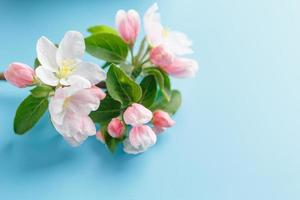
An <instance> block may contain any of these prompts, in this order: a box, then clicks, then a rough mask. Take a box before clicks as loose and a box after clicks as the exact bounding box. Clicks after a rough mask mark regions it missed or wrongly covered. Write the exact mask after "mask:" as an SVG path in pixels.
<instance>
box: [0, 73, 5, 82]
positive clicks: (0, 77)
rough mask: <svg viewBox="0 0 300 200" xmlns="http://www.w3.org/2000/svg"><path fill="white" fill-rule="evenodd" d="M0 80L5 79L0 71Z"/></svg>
mask: <svg viewBox="0 0 300 200" xmlns="http://www.w3.org/2000/svg"><path fill="white" fill-rule="evenodd" d="M0 80H1V81H6V79H5V77H4V74H3V73H0Z"/></svg>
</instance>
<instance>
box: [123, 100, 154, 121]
mask: <svg viewBox="0 0 300 200" xmlns="http://www.w3.org/2000/svg"><path fill="white" fill-rule="evenodd" d="M123 118H124V121H125V123H126V124H129V125H132V126H139V125H143V124H146V123H148V122H149V121H150V120H151V119H152V112H151V111H150V110H149V109H147V108H145V107H144V106H143V105H141V104H138V103H133V104H132V105H131V106H129V107H128V108H127V109H126V110H125V112H124V115H123Z"/></svg>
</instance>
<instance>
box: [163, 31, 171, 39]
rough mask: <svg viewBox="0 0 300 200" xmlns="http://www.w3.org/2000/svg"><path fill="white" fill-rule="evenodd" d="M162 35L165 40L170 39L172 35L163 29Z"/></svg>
mask: <svg viewBox="0 0 300 200" xmlns="http://www.w3.org/2000/svg"><path fill="white" fill-rule="evenodd" d="M162 35H163V37H164V38H168V37H169V35H170V31H169V30H168V29H163V32H162Z"/></svg>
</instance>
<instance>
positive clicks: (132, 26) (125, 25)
mask: <svg viewBox="0 0 300 200" xmlns="http://www.w3.org/2000/svg"><path fill="white" fill-rule="evenodd" d="M116 26H117V29H118V31H119V33H120V36H121V37H122V39H123V40H124V41H125V42H126V43H128V44H133V43H134V42H135V40H136V38H137V36H138V33H139V30H140V16H139V14H138V13H137V12H136V11H135V10H129V11H128V13H126V12H125V11H124V10H119V11H118V12H117V14H116Z"/></svg>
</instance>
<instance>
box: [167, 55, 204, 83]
mask: <svg viewBox="0 0 300 200" xmlns="http://www.w3.org/2000/svg"><path fill="white" fill-rule="evenodd" d="M198 68H199V67H198V63H197V61H196V60H193V59H189V58H175V59H174V62H173V63H172V64H171V65H170V66H167V67H163V70H165V71H166V72H167V73H168V74H170V75H171V76H174V77H177V78H190V77H195V75H196V73H197V71H198Z"/></svg>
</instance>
